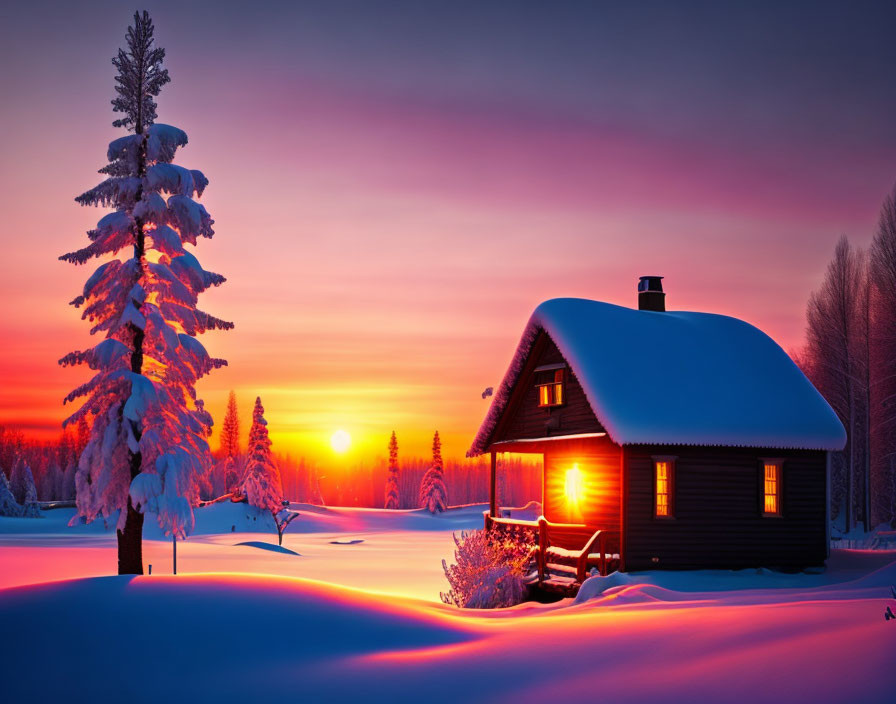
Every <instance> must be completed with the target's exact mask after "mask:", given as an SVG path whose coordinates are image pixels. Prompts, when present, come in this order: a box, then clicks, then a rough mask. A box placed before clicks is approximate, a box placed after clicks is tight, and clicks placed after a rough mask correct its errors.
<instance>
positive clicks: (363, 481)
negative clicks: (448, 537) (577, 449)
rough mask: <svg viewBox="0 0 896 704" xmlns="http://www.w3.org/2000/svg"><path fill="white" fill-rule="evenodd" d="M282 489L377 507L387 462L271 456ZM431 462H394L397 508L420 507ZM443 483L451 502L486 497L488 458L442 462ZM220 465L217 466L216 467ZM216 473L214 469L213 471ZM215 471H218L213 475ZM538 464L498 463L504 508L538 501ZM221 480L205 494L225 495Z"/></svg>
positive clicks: (293, 496) (302, 497) (310, 498)
mask: <svg viewBox="0 0 896 704" xmlns="http://www.w3.org/2000/svg"><path fill="white" fill-rule="evenodd" d="M276 459H277V464H278V466H279V468H280V479H281V482H282V483H283V493H284V495H285V496H286V498H288V499H289V500H291V501H299V502H303V503H320V502H321V500H322V501H323V503H324V504H327V505H330V506H359V507H365V508H382V507H383V503H384V502H385V487H386V474H387V471H388V462H387V460H386V458H385V457H381V458H376V459H375V460H373V461H371V462H368V463H365V462H361V463H359V464H355V465H352V466H349V467H342V468H339V467H326V468H322V467H320V466H319V465H317V464H315V463H314V462H309V461H307V460H306V459H305V458H295V457H293V456H291V455H276ZM431 463H432V461H431V460H430V459H428V458H423V457H410V458H406V459H400V460H399V473H398V485H399V508H402V509H406V508H417V507H418V506H419V494H420V482H421V480H422V479H423V475H424V473H425V472H426V470H427V469H428V468H429V466H430V464H431ZM444 464H445V466H444V474H445V484H446V486H447V488H448V501H449V504H450V505H452V506H458V505H462V504H473V503H485V502H487V501H488V481H489V477H488V475H489V458H488V457H487V456H485V457H479V458H475V459H464V460H451V459H449V460H445V463H444ZM219 466H220V465H219ZM214 473H215V472H213V474H214ZM218 474H220V472H219V473H218ZM541 476H542V475H541V462H540V461H534V460H527V459H525V458H522V457H519V456H514V457H508V458H507V459H506V460H500V459H499V462H498V496H499V503H501V505H503V506H521V505H523V504H525V503H527V502H529V501H533V500H535V501H540V500H541V481H542V479H541ZM225 489H226V480H225V478H224V477H223V476H214V477H213V478H212V486H211V487H210V492H211V493H212V494H215V493H218V494H220V493H225Z"/></svg>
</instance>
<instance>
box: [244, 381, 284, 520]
mask: <svg viewBox="0 0 896 704" xmlns="http://www.w3.org/2000/svg"><path fill="white" fill-rule="evenodd" d="M242 492H243V494H245V496H246V498H247V499H248V501H249V504H250V505H252V506H256V507H257V508H260V509H262V510H263V511H270V512H271V513H272V514H275V515H276V514H277V513H279V511H280V510H281V509H282V508H283V486H282V484H281V483H280V471H279V470H278V469H277V465H276V464H275V463H274V456H273V454H272V453H271V439H270V437H268V423H267V421H266V420H265V419H264V406H262V405H261V398H256V399H255V409H254V411H253V412H252V427H251V429H250V430H249V454H248V458H247V460H246V477H245V479H243V484H242Z"/></svg>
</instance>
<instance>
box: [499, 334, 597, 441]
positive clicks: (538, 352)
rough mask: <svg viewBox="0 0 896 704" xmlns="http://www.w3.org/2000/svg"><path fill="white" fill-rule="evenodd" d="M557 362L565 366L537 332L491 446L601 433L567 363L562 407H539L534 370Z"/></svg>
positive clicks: (546, 338) (551, 343) (550, 343)
mask: <svg viewBox="0 0 896 704" xmlns="http://www.w3.org/2000/svg"><path fill="white" fill-rule="evenodd" d="M558 363H563V364H567V362H566V360H565V359H564V358H563V355H562V354H561V353H560V350H559V349H558V348H557V345H556V344H554V341H553V340H552V339H551V338H550V337H549V336H548V335H547V333H544V332H542V333H540V334H539V336H538V338H537V339H536V341H535V343H534V344H533V346H532V352H531V353H530V355H529V359H527V360H526V364H525V365H524V367H523V372H522V373H521V374H520V378H519V380H518V381H517V383H516V386H515V387H514V390H513V393H512V394H511V398H510V401H509V403H508V406H507V408H506V410H505V411H504V414H503V415H502V417H501V420H500V421H499V423H498V425H497V427H496V428H495V432H494V433H493V434H492V437H491V442H492V443H495V442H506V441H508V440H528V439H533V438H544V437H557V436H562V435H578V434H581V433H600V432H604V428H603V426H602V425H601V424H600V422H599V421H598V420H597V418H596V417H595V415H594V411H592V410H591V406H590V405H589V403H588V400H587V399H586V398H585V392H584V390H583V389H582V385H581V384H580V383H579V380H578V379H577V378H576V375H575V370H573V369H571V368H570V367H569V365H568V364H567V376H566V380H565V382H564V392H565V394H566V400H565V402H564V403H563V405H562V406H555V407H551V408H541V407H539V405H538V389H537V388H536V386H535V374H534V370H535V368H536V367H539V366H541V365H544V364H558Z"/></svg>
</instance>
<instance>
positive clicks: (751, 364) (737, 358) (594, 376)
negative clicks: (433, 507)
mask: <svg viewBox="0 0 896 704" xmlns="http://www.w3.org/2000/svg"><path fill="white" fill-rule="evenodd" d="M542 330H543V331H544V332H546V333H547V334H548V335H549V336H550V337H551V339H552V340H553V341H554V342H555V343H556V345H557V347H558V348H559V349H560V352H561V353H562V354H563V356H564V357H565V358H566V361H567V362H568V363H569V365H570V367H571V368H572V370H573V372H574V373H575V375H576V377H577V378H578V380H579V382H580V383H581V385H582V388H583V389H584V391H585V396H586V397H587V399H588V402H589V403H590V405H591V408H592V410H593V411H594V414H595V415H596V416H597V419H598V420H599V421H600V422H601V424H602V425H603V426H604V428H605V429H606V431H607V433H608V435H609V437H610V439H611V440H613V441H614V442H616V443H617V444H620V445H633V444H663V445H665V444H669V445H719V446H742V447H766V448H799V449H806V450H840V449H842V448H843V446H844V444H845V443H846V431H845V430H844V428H843V424H842V423H841V422H840V420H839V419H838V418H837V416H836V414H835V413H834V411H833V410H832V409H831V407H830V406H829V405H828V403H827V401H825V400H824V398H822V396H821V394H819V393H818V391H817V390H816V389H815V387H814V386H812V384H811V382H810V381H809V380H808V379H807V378H806V377H805V375H804V374H803V373H802V372H801V371H800V369H799V368H798V367H797V366H796V365H795V364H794V363H793V361H792V360H791V359H790V357H789V356H788V355H787V353H785V352H784V350H782V349H781V347H779V346H778V344H777V343H776V342H775V341H774V340H772V339H771V338H770V337H769V336H768V335H766V334H765V333H764V332H762V331H761V330H759V329H758V328H755V327H753V326H752V325H750V324H748V323H745V322H744V321H742V320H738V319H737V318H731V317H728V316H724V315H715V314H712V313H688V312H673V311H667V312H653V311H642V310H634V309H631V308H624V307H622V306H616V305H612V304H610V303H601V302H599V301H589V300H584V299H580V298H556V299H553V300H550V301H546V302H544V303H542V304H541V305H540V306H538V308H536V309H535V312H534V313H533V314H532V317H531V319H530V320H529V324H528V325H527V326H526V330H525V331H524V333H523V337H522V339H521V340H520V343H519V345H518V347H517V350H516V354H515V355H514V358H513V360H512V362H511V364H510V368H509V369H508V370H507V373H506V374H505V375H504V380H503V381H502V382H501V386H500V388H499V389H498V391H497V393H496V394H495V398H494V400H493V402H492V405H491V409H490V410H489V412H488V415H487V416H486V418H485V421H484V422H483V423H482V426H481V427H480V429H479V433H478V434H477V435H476V439H475V440H474V441H473V445H472V447H471V448H470V451H469V453H468V454H469V455H471V456H472V455H478V454H482V453H483V452H485V451H486V449H487V448H488V445H489V442H490V437H491V434H492V432H493V431H494V429H495V426H496V424H497V422H498V419H499V418H500V417H501V414H502V413H503V412H504V409H505V407H506V406H507V403H508V400H509V398H510V392H511V390H512V389H513V386H514V385H515V384H516V382H517V380H518V379H519V376H520V374H521V373H522V371H523V367H524V366H525V364H526V360H527V358H528V356H529V352H530V351H531V349H532V345H533V344H534V342H535V340H536V338H537V337H538V335H539V333H540V332H541V331H542Z"/></svg>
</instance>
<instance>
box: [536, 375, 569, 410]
mask: <svg viewBox="0 0 896 704" xmlns="http://www.w3.org/2000/svg"><path fill="white" fill-rule="evenodd" d="M563 372H564V370H563V369H554V370H553V373H552V374H551V377H550V378H549V380H547V381H545V382H544V383H541V384H536V386H537V387H538V405H539V406H540V407H542V408H543V407H546V406H560V405H562V404H563V402H564V401H565V394H564V393H563Z"/></svg>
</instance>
